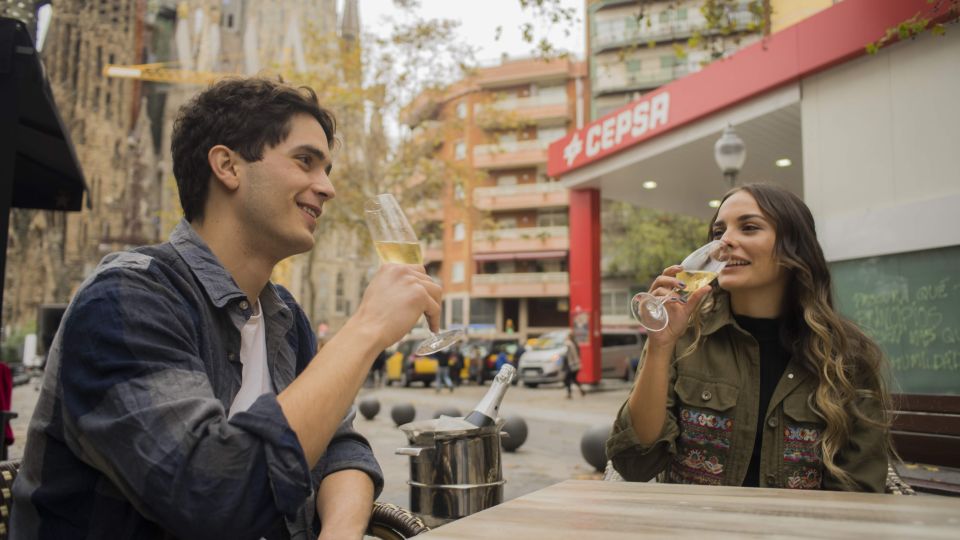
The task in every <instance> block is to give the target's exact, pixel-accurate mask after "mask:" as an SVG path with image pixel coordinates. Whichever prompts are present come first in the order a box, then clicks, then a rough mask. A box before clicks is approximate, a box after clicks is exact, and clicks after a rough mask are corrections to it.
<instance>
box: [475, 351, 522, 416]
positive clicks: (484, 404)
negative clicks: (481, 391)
mask: <svg viewBox="0 0 960 540" xmlns="http://www.w3.org/2000/svg"><path fill="white" fill-rule="evenodd" d="M516 372H517V370H516V369H515V368H514V367H513V366H511V365H510V364H504V366H503V367H501V368H500V371H499V372H497V376H496V377H495V378H494V379H493V384H492V385H490V389H489V390H487V394H486V395H485V396H483V399H481V400H480V403H478V404H477V406H476V407H475V408H474V409H473V410H472V411H470V414H468V415H467V416H466V418H464V420H466V421H467V422H470V423H471V424H473V425H475V426H477V427H486V426H492V425H493V424H494V423H495V422H496V421H497V412H498V411H499V410H500V402H501V401H503V395H504V394H506V393H507V388H510V382H511V381H512V380H513V377H514V375H515V374H516Z"/></svg>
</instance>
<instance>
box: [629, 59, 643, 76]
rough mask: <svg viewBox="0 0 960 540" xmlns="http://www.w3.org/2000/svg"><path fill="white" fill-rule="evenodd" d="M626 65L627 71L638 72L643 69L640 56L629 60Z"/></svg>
mask: <svg viewBox="0 0 960 540" xmlns="http://www.w3.org/2000/svg"><path fill="white" fill-rule="evenodd" d="M626 65H627V71H629V72H630V73H636V72H638V71H640V70H641V69H643V62H641V61H640V59H639V58H634V59H631V60H627V62H626Z"/></svg>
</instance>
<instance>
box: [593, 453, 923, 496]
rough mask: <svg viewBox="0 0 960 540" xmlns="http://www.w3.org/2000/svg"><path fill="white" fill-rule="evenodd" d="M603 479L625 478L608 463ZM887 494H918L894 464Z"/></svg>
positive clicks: (611, 463)
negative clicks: (899, 473) (904, 479)
mask: <svg viewBox="0 0 960 540" xmlns="http://www.w3.org/2000/svg"><path fill="white" fill-rule="evenodd" d="M603 479H604V480H607V481H609V482H622V481H623V477H622V476H620V473H618V472H617V470H616V469H614V468H613V462H611V461H607V467H606V468H605V469H604V470H603ZM884 491H886V492H887V493H889V494H891V495H916V494H917V492H916V491H914V490H913V488H912V487H910V484H907V483H906V482H904V481H903V479H902V478H900V475H898V474H897V469H896V468H894V466H893V463H888V464H887V480H886V488H885V490H884Z"/></svg>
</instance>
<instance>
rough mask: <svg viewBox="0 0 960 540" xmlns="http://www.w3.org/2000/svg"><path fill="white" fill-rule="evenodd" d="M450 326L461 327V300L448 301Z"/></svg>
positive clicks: (452, 299)
mask: <svg viewBox="0 0 960 540" xmlns="http://www.w3.org/2000/svg"><path fill="white" fill-rule="evenodd" d="M450 325H451V326H454V325H458V326H463V298H451V299H450Z"/></svg>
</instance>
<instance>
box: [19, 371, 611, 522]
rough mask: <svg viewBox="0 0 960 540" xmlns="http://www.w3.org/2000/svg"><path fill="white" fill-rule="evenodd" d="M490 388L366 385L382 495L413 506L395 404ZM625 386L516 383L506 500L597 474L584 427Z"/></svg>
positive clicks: (22, 417)
mask: <svg viewBox="0 0 960 540" xmlns="http://www.w3.org/2000/svg"><path fill="white" fill-rule="evenodd" d="M39 382H40V381H39V379H37V378H34V379H33V380H32V381H31V382H30V383H28V384H24V385H20V386H17V387H16V388H14V390H13V407H12V410H14V411H16V412H17V413H18V414H19V416H18V417H17V418H16V419H14V420H13V421H12V422H11V426H12V427H13V431H14V436H15V437H16V440H15V441H14V444H13V445H12V446H11V447H10V449H9V455H10V457H11V458H19V457H21V456H22V455H23V446H24V442H25V440H26V431H27V425H28V423H29V421H30V416H31V415H32V414H33V408H34V406H35V405H36V401H37V396H38V395H39V392H38V387H39ZM487 388H489V386H482V387H480V386H476V385H470V386H461V387H459V388H457V389H456V391H455V392H453V393H450V392H449V391H448V390H444V391H443V392H442V393H439V394H438V393H436V392H435V391H434V390H433V389H432V388H423V387H421V386H418V385H416V384H415V385H414V386H412V387H410V388H402V387H397V386H394V387H382V388H376V389H371V388H364V389H363V390H362V391H361V392H360V396H359V397H358V401H359V400H360V399H364V398H366V397H376V398H377V399H378V400H379V401H380V412H379V413H378V414H377V415H376V416H375V417H374V418H373V420H366V419H365V418H363V417H362V416H361V415H360V414H359V413H358V414H357V419H356V421H355V427H356V428H357V430H358V431H359V432H360V433H362V434H363V435H364V436H365V437H367V438H368V439H369V441H370V444H371V445H372V446H373V450H374V452H375V453H376V456H377V459H378V460H379V461H380V466H381V467H382V468H383V473H384V477H385V486H384V491H383V493H382V494H381V496H380V499H379V500H380V501H382V502H389V503H393V504H397V505H400V506H403V507H404V508H408V507H409V505H410V501H409V489H408V487H407V480H408V479H409V458H408V457H405V456H398V455H396V454H395V453H394V451H395V450H396V449H397V448H398V447H401V446H405V445H406V442H407V441H406V438H405V437H404V435H403V433H402V432H401V431H400V430H399V429H397V428H396V426H395V425H394V424H393V421H392V420H391V419H390V410H391V408H392V407H393V406H394V405H397V404H401V403H412V404H413V405H414V407H415V408H416V412H417V417H416V419H417V420H424V419H429V418H432V417H433V414H434V412H435V411H436V410H437V409H439V408H441V407H444V406H448V407H449V406H452V407H456V408H457V409H459V410H460V412H461V413H462V414H466V413H467V412H469V411H470V410H471V409H472V408H473V406H474V405H475V404H476V403H477V402H478V401H479V400H480V398H481V397H483V394H484V393H485V392H486V390H487ZM627 389H628V386H627V384H626V383H624V382H620V381H604V385H603V391H594V392H590V393H588V394H587V396H586V397H580V396H579V395H578V394H577V393H576V389H574V390H575V391H574V398H573V399H570V400H568V399H566V398H565V391H564V389H563V388H562V387H561V386H559V385H548V386H542V387H540V388H535V389H531V388H525V387H523V386H522V385H517V386H512V387H510V389H509V390H508V391H507V394H506V397H505V398H504V400H503V404H502V406H501V408H500V414H501V416H513V415H519V416H521V417H523V419H524V420H525V421H526V423H527V432H528V434H527V440H526V442H524V444H523V445H522V446H521V447H520V448H519V449H517V450H516V451H515V452H503V461H502V463H503V477H504V479H505V480H506V485H505V486H504V500H510V499H514V498H516V497H519V496H521V495H524V494H526V493H530V492H532V491H536V490H538V489H540V488H543V487H546V486H549V485H552V484H555V483H557V482H560V481H563V480H567V479H570V478H580V479H585V478H599V477H600V474H599V473H597V472H596V471H594V470H593V467H591V466H590V465H589V464H588V463H587V462H586V461H585V460H584V459H583V456H582V455H581V453H580V439H581V437H582V436H583V434H584V432H585V431H586V430H587V429H589V428H591V427H593V426H598V425H602V424H606V425H612V424H613V420H614V415H615V414H616V413H617V410H618V409H619V407H620V405H621V404H622V403H623V400H624V399H626V395H627Z"/></svg>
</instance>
